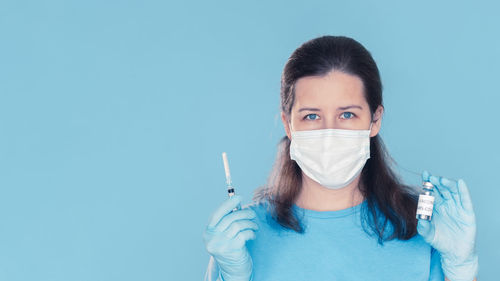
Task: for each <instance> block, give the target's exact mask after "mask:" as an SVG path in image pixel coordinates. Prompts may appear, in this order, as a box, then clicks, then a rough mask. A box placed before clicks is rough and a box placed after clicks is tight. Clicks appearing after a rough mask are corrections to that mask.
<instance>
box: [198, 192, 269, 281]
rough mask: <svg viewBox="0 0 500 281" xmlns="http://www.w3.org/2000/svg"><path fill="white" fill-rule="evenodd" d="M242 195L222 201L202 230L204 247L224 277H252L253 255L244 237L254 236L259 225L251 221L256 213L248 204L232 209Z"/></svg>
mask: <svg viewBox="0 0 500 281" xmlns="http://www.w3.org/2000/svg"><path fill="white" fill-rule="evenodd" d="M241 199H242V198H241V196H238V195H234V196H232V197H231V198H228V199H227V200H226V201H224V202H223V203H222V204H221V205H220V207H219V208H217V210H215V212H214V213H213V214H212V216H211V218H210V220H209V223H208V225H207V227H206V229H205V231H204V233H203V240H204V242H205V246H206V249H207V251H208V252H209V253H210V254H211V255H212V256H213V257H214V259H215V261H216V262H217V264H218V266H219V268H220V273H221V276H222V279H223V280H224V281H249V280H252V277H253V274H252V269H253V263H252V257H251V256H250V254H249V253H248V250H247V248H246V245H245V243H246V241H247V240H250V239H255V231H257V230H258V228H259V226H258V225H257V224H256V223H255V222H254V221H252V219H253V218H256V217H257V215H256V214H255V212H254V211H253V210H252V209H250V208H244V209H239V210H236V211H232V210H233V209H234V208H235V207H236V206H238V205H240V204H241Z"/></svg>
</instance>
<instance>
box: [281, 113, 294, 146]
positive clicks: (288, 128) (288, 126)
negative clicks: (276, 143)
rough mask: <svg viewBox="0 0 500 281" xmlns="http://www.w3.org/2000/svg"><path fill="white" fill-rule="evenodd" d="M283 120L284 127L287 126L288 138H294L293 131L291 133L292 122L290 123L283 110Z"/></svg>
mask: <svg viewBox="0 0 500 281" xmlns="http://www.w3.org/2000/svg"><path fill="white" fill-rule="evenodd" d="M281 121H282V122H283V127H285V132H286V135H287V136H288V139H289V140H292V137H291V133H290V124H289V123H288V120H287V118H286V115H285V113H284V112H283V111H281Z"/></svg>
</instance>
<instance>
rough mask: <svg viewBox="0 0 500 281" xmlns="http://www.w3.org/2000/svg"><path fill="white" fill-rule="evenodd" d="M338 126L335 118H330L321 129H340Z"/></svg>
mask: <svg viewBox="0 0 500 281" xmlns="http://www.w3.org/2000/svg"><path fill="white" fill-rule="evenodd" d="M338 128H339V127H338V124H337V122H336V120H335V118H328V119H326V120H325V121H324V122H323V124H322V128H321V129H338Z"/></svg>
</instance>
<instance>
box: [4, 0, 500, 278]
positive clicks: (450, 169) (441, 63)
mask: <svg viewBox="0 0 500 281" xmlns="http://www.w3.org/2000/svg"><path fill="white" fill-rule="evenodd" d="M251 2H252V3H250V1H248V2H238V3H236V1H196V2H193V1H182V2H181V1H178V2H171V1H2V2H0V280H9V281H16V280H51V281H56V280H200V279H202V277H203V274H204V272H205V269H206V265H207V262H208V258H209V255H208V253H207V252H206V250H205V248H204V244H203V240H202V232H203V230H204V227H205V225H206V223H207V222H208V218H209V216H210V214H211V213H212V212H213V211H214V210H215V209H216V208H217V206H218V205H219V204H220V203H221V202H222V201H224V200H225V199H226V198H227V193H226V190H225V182H224V181H225V179H224V170H223V166H222V159H221V153H222V152H223V151H226V152H227V153H228V157H229V162H230V166H231V171H232V175H233V180H234V183H235V186H236V188H237V193H239V194H241V195H242V196H243V197H244V202H245V203H249V202H250V200H251V196H252V193H253V190H254V189H255V188H257V187H258V186H260V185H262V184H264V183H265V181H266V179H267V176H268V174H269V172H270V169H271V167H272V164H273V161H274V157H275V153H276V145H277V142H278V140H279V139H280V138H281V137H282V136H284V130H283V127H282V124H281V120H280V118H279V89H280V88H279V87H280V76H281V72H282V69H283V66H284V64H285V62H286V60H287V58H288V57H289V56H290V54H291V53H292V52H293V50H295V49H296V48H297V47H298V46H299V45H300V44H302V43H303V42H305V41H307V40H309V39H312V38H315V37H317V36H321V35H326V34H329V35H346V36H349V37H352V38H354V39H356V40H358V41H359V42H361V43H362V44H363V45H364V46H365V47H366V48H367V49H368V50H369V51H370V52H371V53H372V55H373V57H374V58H375V60H376V62H377V64H378V66H379V69H380V71H381V75H382V81H383V85H384V99H385V108H386V114H385V116H384V119H383V126H382V131H381V135H382V137H383V139H384V140H385V142H386V144H387V146H388V149H389V151H390V153H391V155H392V156H393V158H394V159H395V160H396V161H397V162H398V163H399V164H400V167H401V168H400V169H401V174H402V176H403V177H404V178H405V180H406V181H407V182H408V183H411V184H418V183H419V182H420V178H419V176H418V175H416V174H413V173H411V172H408V171H414V172H417V173H420V172H421V171H422V170H424V169H427V170H429V171H430V172H431V173H433V174H437V175H442V176H445V177H450V178H463V179H465V181H466V182H467V184H468V186H469V189H470V192H471V196H472V200H473V203H474V208H475V212H476V217H477V224H478V232H477V234H478V235H477V248H478V252H479V260H480V274H479V277H480V279H481V280H494V279H495V278H498V271H497V269H498V268H497V266H498V263H499V261H500V249H499V248H500V247H499V246H498V237H500V217H499V216H498V213H499V211H498V202H497V201H498V198H500V190H499V187H500V186H499V184H498V181H497V177H498V175H499V173H498V168H499V167H500V163H499V162H500V160H499V156H500V151H499V145H498V143H499V141H498V137H499V133H498V129H499V121H500V118H499V117H498V111H499V110H498V108H499V101H500V98H499V90H498V80H499V70H498V65H499V63H500V52H499V50H500V37H499V36H498V26H500V19H499V17H498V10H499V8H500V7H499V5H498V4H494V3H493V1H491V2H485V1H474V2H472V1H470V2H462V3H459V2H457V1H411V2H410V1H408V2H407V3H402V1H385V2H382V1H307V2H306V1H300V2H299V1H295V2H293V1H272V2H271V1H259V2H255V1H251Z"/></svg>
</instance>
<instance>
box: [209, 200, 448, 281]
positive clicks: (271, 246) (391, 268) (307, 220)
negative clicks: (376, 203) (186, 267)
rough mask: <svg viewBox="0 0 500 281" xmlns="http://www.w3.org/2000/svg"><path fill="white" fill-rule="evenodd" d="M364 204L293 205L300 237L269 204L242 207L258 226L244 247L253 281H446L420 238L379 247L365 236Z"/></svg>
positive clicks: (435, 255)
mask: <svg viewBox="0 0 500 281" xmlns="http://www.w3.org/2000/svg"><path fill="white" fill-rule="evenodd" d="M365 204H366V200H365V201H363V203H361V204H359V205H356V206H354V207H351V208H347V209H343V210H339V211H313V210H308V209H303V208H300V207H298V206H297V205H293V211H294V212H295V213H296V214H297V215H298V218H299V220H300V221H301V223H302V225H303V226H304V228H305V231H304V233H297V232H295V231H293V230H290V229H287V228H284V227H282V226H281V225H279V224H278V223H277V222H276V221H275V220H274V219H273V218H272V217H271V214H270V210H269V208H270V206H269V204H268V203H265V202H260V203H256V202H254V203H252V204H249V205H247V206H244V207H243V208H252V209H253V210H254V211H255V212H256V213H257V220H256V222H257V223H258V225H259V230H258V231H257V232H256V238H255V239H254V240H249V241H247V243H246V246H247V248H248V251H249V253H250V255H251V256H252V261H253V274H254V278H253V281H281V280H283V281H285V280H286V281H294V280H301V281H302V280H315V281H320V280H329V281H331V280H343V281H345V280H352V281H357V280H360V281H366V280H370V281H375V280H405V281H413V280H415V281H417V280H418V281H427V280H432V281H434V280H436V281H437V280H439V281H443V280H444V274H443V271H442V268H441V260H440V254H439V252H438V251H436V250H435V249H433V248H432V247H431V246H430V245H429V244H428V243H426V242H425V241H424V239H423V238H422V236H420V235H419V234H417V235H415V236H414V237H412V238H411V239H409V240H406V241H403V240H398V239H393V240H390V241H384V243H383V245H380V244H379V243H378V240H377V237H376V236H370V235H369V234H368V233H366V232H365V230H364V229H363V227H362V225H361V224H362V222H361V214H362V212H361V207H366V205H365ZM363 205H365V206H363ZM388 224H390V223H388ZM389 230H392V228H390V229H389ZM372 235H373V234H372ZM211 266H212V267H215V268H212V269H210V267H211ZM216 267H217V266H216V263H215V262H213V260H211V262H210V263H209V268H208V269H207V274H208V272H209V271H211V272H212V273H215V272H216V271H218V269H217V268H216ZM217 273H218V272H217ZM213 280H215V279H213Z"/></svg>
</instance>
